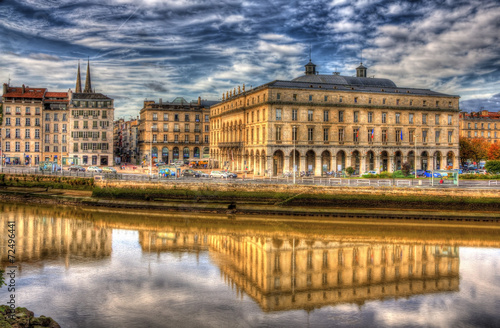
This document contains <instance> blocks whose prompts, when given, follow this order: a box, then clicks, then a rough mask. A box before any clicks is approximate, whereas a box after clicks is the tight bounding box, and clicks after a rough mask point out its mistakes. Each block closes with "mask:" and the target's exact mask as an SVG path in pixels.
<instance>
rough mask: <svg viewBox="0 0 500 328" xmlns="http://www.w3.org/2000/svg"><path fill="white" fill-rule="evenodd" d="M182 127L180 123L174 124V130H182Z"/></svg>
mask: <svg viewBox="0 0 500 328" xmlns="http://www.w3.org/2000/svg"><path fill="white" fill-rule="evenodd" d="M180 131H181V129H180V128H179V124H178V123H175V124H174V132H180Z"/></svg>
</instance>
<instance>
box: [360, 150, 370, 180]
mask: <svg viewBox="0 0 500 328" xmlns="http://www.w3.org/2000/svg"><path fill="white" fill-rule="evenodd" d="M359 171H360V172H359V174H360V175H361V174H363V173H365V172H366V171H368V170H367V169H366V156H365V155H362V156H361V159H360V163H359Z"/></svg>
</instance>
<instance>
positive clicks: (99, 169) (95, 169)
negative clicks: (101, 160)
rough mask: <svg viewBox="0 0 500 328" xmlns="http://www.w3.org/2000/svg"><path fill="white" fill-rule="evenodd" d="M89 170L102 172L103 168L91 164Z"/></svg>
mask: <svg viewBox="0 0 500 328" xmlns="http://www.w3.org/2000/svg"><path fill="white" fill-rule="evenodd" d="M87 172H97V173H102V169H101V168H100V167H97V166H89V167H88V168H87Z"/></svg>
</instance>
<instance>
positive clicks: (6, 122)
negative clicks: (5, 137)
mask: <svg viewBox="0 0 500 328" xmlns="http://www.w3.org/2000/svg"><path fill="white" fill-rule="evenodd" d="M5 125H6V126H8V125H10V117H6V118H5Z"/></svg>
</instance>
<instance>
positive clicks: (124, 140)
mask: <svg viewBox="0 0 500 328" xmlns="http://www.w3.org/2000/svg"><path fill="white" fill-rule="evenodd" d="M138 131H139V119H136V120H130V121H125V120H124V119H123V118H121V119H119V120H116V121H115V122H114V123H113V140H114V151H115V159H116V161H119V162H120V163H132V164H139V163H138V160H139V156H138V152H137V145H138V139H137V137H138V134H139V133H138Z"/></svg>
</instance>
